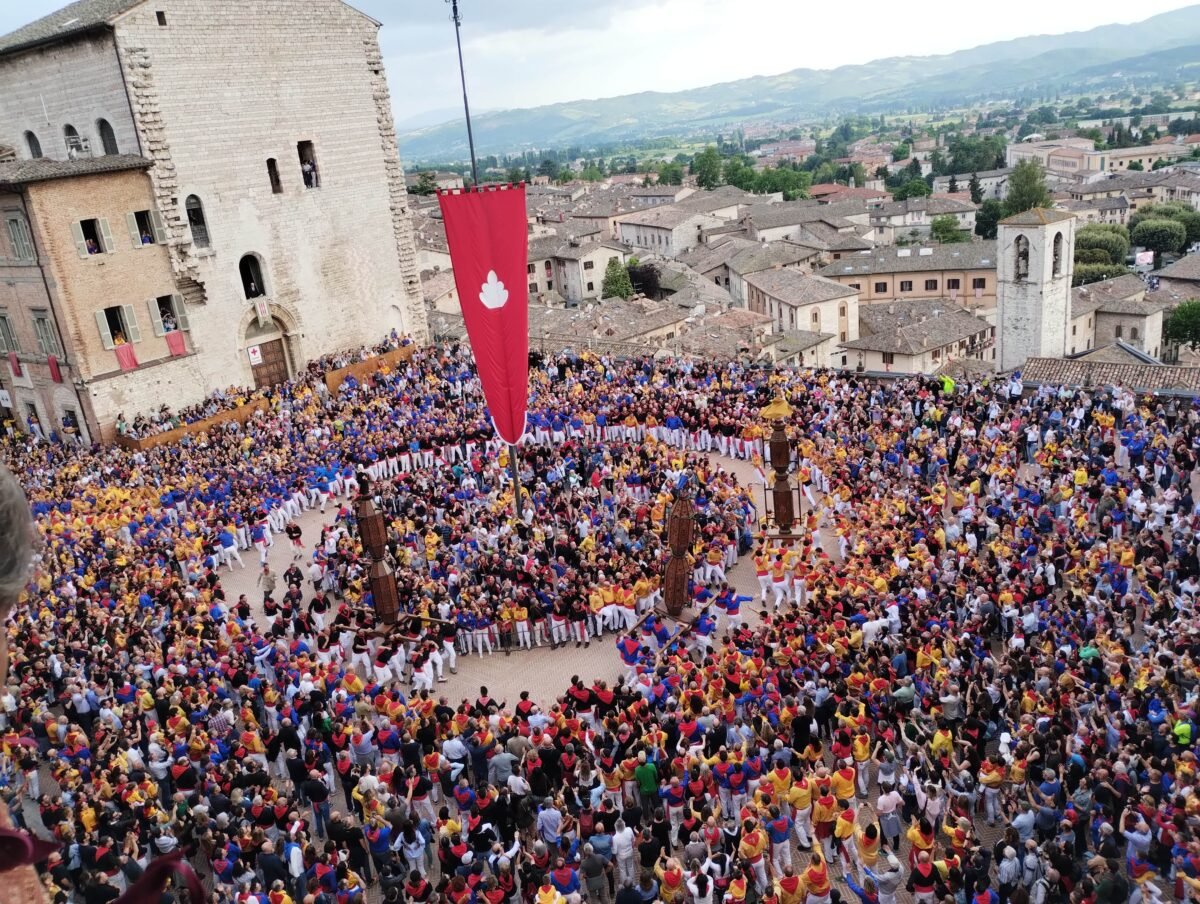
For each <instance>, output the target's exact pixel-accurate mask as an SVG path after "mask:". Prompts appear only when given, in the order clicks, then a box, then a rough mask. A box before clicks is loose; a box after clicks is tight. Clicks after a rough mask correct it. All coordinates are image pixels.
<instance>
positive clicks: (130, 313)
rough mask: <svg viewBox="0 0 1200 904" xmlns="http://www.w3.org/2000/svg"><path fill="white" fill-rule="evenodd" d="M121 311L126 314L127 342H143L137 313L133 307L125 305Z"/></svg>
mask: <svg viewBox="0 0 1200 904" xmlns="http://www.w3.org/2000/svg"><path fill="white" fill-rule="evenodd" d="M121 310H122V311H123V312H124V314H125V341H126V342H141V341H142V330H141V328H140V327H139V326H138V322H137V313H136V312H135V311H134V310H133V305H131V304H123V305H121Z"/></svg>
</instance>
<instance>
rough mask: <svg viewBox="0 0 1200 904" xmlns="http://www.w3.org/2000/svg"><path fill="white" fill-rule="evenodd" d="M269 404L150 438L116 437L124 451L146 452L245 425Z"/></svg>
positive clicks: (244, 407)
mask: <svg viewBox="0 0 1200 904" xmlns="http://www.w3.org/2000/svg"><path fill="white" fill-rule="evenodd" d="M269 404H270V403H269V402H268V401H267V400H266V399H255V400H254V401H253V402H248V403H247V404H245V405H242V406H241V407H240V408H230V409H229V410H227V411H222V412H220V413H219V414H214V415H213V416H212V417H206V418H204V419H203V420H200V421H195V422H193V423H191V424H184V425H183V426H182V427H176V428H174V429H173V430H164V431H163V432H162V433H154V434H151V435H150V436H141V437H138V438H137V439H133V438H132V437H128V436H120V435H118V436H117V437H116V444H117V445H118V446H120V447H121V448H123V449H132V450H134V451H145V450H146V449H153V448H154V447H155V446H163V445H166V444H167V443H176V442H179V440H181V439H183V438H184V437H185V436H195V435H196V434H199V433H207V432H208V431H209V430H212V429H213V428H214V427H220V426H222V425H223V424H228V423H231V422H236V423H239V424H244V423H245V422H246V421H248V420H250V418H252V417H254V415H255V414H257V413H258V412H260V411H266V410H267V408H268V407H269Z"/></svg>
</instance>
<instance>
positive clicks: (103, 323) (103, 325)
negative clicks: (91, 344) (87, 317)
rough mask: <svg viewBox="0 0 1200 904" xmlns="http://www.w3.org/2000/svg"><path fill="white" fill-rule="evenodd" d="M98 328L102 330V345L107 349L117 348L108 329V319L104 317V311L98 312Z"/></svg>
mask: <svg viewBox="0 0 1200 904" xmlns="http://www.w3.org/2000/svg"><path fill="white" fill-rule="evenodd" d="M96 326H97V327H99V329H100V344H101V345H103V346H104V347H105V348H106V349H111V348H116V345H114V344H113V337H112V333H111V332H110V331H109V329H108V318H107V317H105V316H104V312H103V311H97V312H96Z"/></svg>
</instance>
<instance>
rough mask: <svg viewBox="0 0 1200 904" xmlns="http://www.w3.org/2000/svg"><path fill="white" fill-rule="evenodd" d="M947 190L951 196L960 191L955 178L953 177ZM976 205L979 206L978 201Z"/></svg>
mask: <svg viewBox="0 0 1200 904" xmlns="http://www.w3.org/2000/svg"><path fill="white" fill-rule="evenodd" d="M946 188H947V189H948V190H949V191H950V194H954V193H956V192H957V191H958V180H957V179H955V178H954V176H951V177H950V184H949V185H947V186H946ZM975 203H976V204H978V203H979V202H978V201H976V202H975Z"/></svg>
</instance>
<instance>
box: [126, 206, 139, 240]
mask: <svg viewBox="0 0 1200 904" xmlns="http://www.w3.org/2000/svg"><path fill="white" fill-rule="evenodd" d="M125 225H126V226H128V227H129V240H130V241H131V242H133V247H134V248H141V247H142V231H141V230H140V229H138V224H137V214H136V213H127V214H125Z"/></svg>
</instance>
